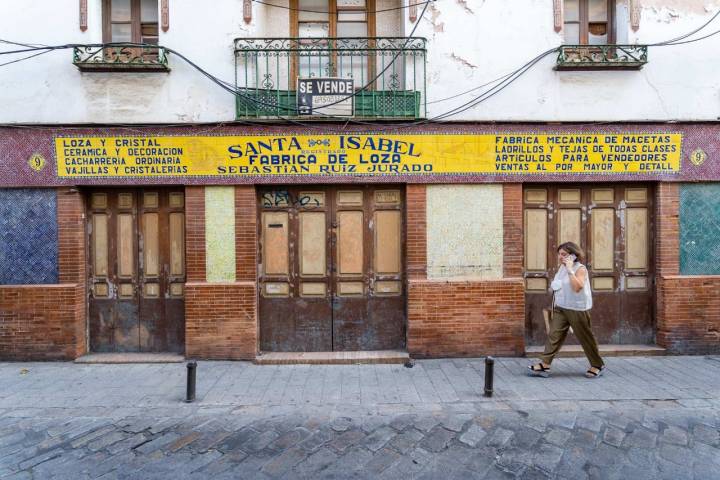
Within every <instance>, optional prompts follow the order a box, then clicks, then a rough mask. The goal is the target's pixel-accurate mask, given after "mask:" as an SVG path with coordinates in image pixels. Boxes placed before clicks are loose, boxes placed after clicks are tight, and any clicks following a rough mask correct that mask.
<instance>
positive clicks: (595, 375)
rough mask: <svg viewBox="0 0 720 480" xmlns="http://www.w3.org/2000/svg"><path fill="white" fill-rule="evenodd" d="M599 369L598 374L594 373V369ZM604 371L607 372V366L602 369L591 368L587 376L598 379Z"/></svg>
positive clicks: (586, 373)
mask: <svg viewBox="0 0 720 480" xmlns="http://www.w3.org/2000/svg"><path fill="white" fill-rule="evenodd" d="M593 368H597V372H593V371H592V369H593ZM603 370H605V366H604V365H603V366H602V367H590V368H589V369H588V371H587V372H585V376H586V377H587V378H598V377H599V376H600V375H602V374H603Z"/></svg>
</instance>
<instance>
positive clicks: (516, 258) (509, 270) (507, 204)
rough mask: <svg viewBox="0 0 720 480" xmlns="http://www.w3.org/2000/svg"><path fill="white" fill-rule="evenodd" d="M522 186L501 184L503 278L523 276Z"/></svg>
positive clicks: (518, 184) (519, 184)
mask: <svg viewBox="0 0 720 480" xmlns="http://www.w3.org/2000/svg"><path fill="white" fill-rule="evenodd" d="M522 192H523V190H522V184H521V183H504V184H503V276H504V277H505V278H519V277H522V274H523V262H524V258H523V257H524V254H525V252H524V250H525V249H524V243H523V210H522V194H523V193H522Z"/></svg>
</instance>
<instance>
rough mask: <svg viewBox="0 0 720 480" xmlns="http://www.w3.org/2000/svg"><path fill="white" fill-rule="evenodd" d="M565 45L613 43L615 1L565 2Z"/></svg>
mask: <svg viewBox="0 0 720 480" xmlns="http://www.w3.org/2000/svg"><path fill="white" fill-rule="evenodd" d="M564 7H565V9H564V14H563V15H564V28H563V34H564V36H565V44H567V45H608V44H613V43H615V21H614V20H615V0H565V4H564Z"/></svg>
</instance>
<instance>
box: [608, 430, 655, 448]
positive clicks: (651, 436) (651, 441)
mask: <svg viewBox="0 0 720 480" xmlns="http://www.w3.org/2000/svg"><path fill="white" fill-rule="evenodd" d="M657 437H658V436H657V433H655V432H651V431H650V430H646V429H644V428H636V429H635V430H634V431H632V432H630V433H628V434H627V436H626V437H625V441H624V444H625V445H627V446H630V447H638V448H654V447H655V445H656V444H657ZM608 443H609V442H608Z"/></svg>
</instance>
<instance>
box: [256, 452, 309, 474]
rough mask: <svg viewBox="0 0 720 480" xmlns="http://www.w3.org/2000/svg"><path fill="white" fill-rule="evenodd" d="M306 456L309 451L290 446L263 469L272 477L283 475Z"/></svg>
mask: <svg viewBox="0 0 720 480" xmlns="http://www.w3.org/2000/svg"><path fill="white" fill-rule="evenodd" d="M306 458H307V452H306V451H305V450H303V449H302V448H299V447H295V448H289V449H287V450H285V451H284V452H283V453H281V454H280V455H278V456H277V457H275V458H273V459H272V460H270V461H269V462H268V463H266V464H265V465H264V466H263V467H262V471H263V472H264V473H266V474H268V475H270V476H271V477H281V476H283V475H285V474H286V473H287V472H288V471H289V470H290V469H291V468H292V467H294V466H295V465H297V464H298V463H300V462H301V461H303V460H304V459H306Z"/></svg>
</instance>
